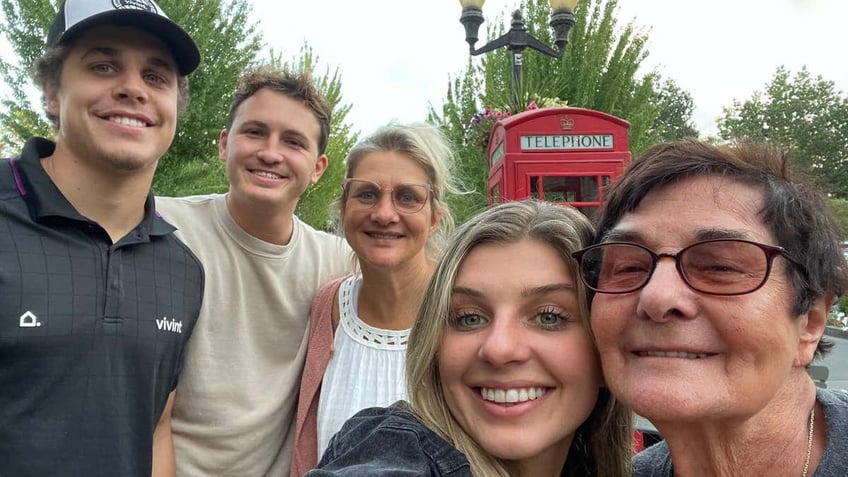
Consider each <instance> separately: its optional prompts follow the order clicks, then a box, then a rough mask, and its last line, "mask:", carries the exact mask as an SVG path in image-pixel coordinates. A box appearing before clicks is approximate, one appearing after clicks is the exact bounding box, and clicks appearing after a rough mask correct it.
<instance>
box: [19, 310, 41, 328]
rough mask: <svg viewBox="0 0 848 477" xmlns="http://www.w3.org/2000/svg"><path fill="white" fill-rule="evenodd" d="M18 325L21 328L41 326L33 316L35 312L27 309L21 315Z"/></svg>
mask: <svg viewBox="0 0 848 477" xmlns="http://www.w3.org/2000/svg"><path fill="white" fill-rule="evenodd" d="M20 326H21V328H38V327H39V326H41V322H40V321H38V317H37V316H35V313H33V312H31V311H29V310H27V312H26V313H24V314H23V315H21V321H20Z"/></svg>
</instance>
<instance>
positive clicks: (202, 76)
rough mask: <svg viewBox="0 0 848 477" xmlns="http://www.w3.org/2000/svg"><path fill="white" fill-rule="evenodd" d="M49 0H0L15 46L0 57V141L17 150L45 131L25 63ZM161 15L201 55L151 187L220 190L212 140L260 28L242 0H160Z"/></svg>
mask: <svg viewBox="0 0 848 477" xmlns="http://www.w3.org/2000/svg"><path fill="white" fill-rule="evenodd" d="M58 3H59V2H58V1H56V0H27V1H13V0H0V7H2V13H3V16H4V19H5V21H4V22H3V23H2V24H0V34H2V35H3V36H4V37H5V38H6V39H7V40H8V41H9V43H10V44H11V45H12V48H13V49H14V51H15V55H16V57H17V58H16V59H17V62H16V63H12V62H11V61H0V75H2V77H3V80H4V81H5V82H6V84H7V85H8V86H9V88H10V89H11V91H12V93H11V97H7V98H4V99H3V102H2V104H3V111H2V112H0V121H2V124H3V133H2V141H3V143H4V146H6V148H9V149H16V150H17V149H20V147H21V145H22V144H23V142H24V141H25V140H26V139H27V138H29V137H30V136H33V135H40V136H50V127H49V124H48V123H47V121H46V120H45V119H44V117H43V116H42V115H41V114H40V108H39V110H38V112H36V109H34V108H33V107H32V104H31V103H30V101H29V96H30V95H31V94H30V93H31V92H32V91H34V88H33V85H32V82H31V80H30V78H29V74H28V70H27V68H29V65H31V64H32V63H33V61H34V60H35V59H36V58H38V57H39V56H41V54H42V53H43V51H44V39H45V38H46V37H47V30H48V29H49V28H50V23H51V22H52V21H53V17H54V15H55V12H56V8H57V4H58ZM158 3H159V5H160V6H161V7H162V9H163V10H165V11H166V12H167V13H168V16H169V17H170V18H171V19H173V20H174V21H176V22H177V23H179V24H180V25H182V26H183V27H184V28H185V30H186V31H187V32H188V33H189V34H191V35H192V37H193V38H194V40H195V42H196V43H197V45H198V47H199V48H200V52H201V55H202V57H203V61H202V63H201V65H200V67H199V68H198V69H197V70H196V71H195V72H194V73H192V75H191V76H190V79H189V82H190V87H191V103H190V105H189V107H188V109H187V110H186V112H185V113H184V114H183V115H182V116H181V117H180V122H179V124H178V126H177V135H176V137H175V138H174V143H173V144H172V145H171V148H170V149H169V151H168V153H167V154H165V156H164V157H163V158H162V159H161V160H160V161H159V166H158V169H157V174H156V177H155V178H154V181H153V188H154V190H155V191H156V192H157V193H158V194H161V195H186V194H189V193H194V192H201V191H208V190H210V189H211V190H223V189H225V188H226V180H225V179H224V178H223V175H222V174H220V172H221V170H222V169H221V166H220V164H218V161H217V160H216V157H217V150H216V141H217V138H218V133H219V131H220V129H221V126H222V125H223V124H224V121H225V118H226V113H227V107H228V104H229V103H228V102H226V101H221V98H223V97H228V95H230V94H231V93H232V90H233V88H234V87H235V84H236V81H237V80H238V77H239V75H241V73H242V72H243V71H244V69H245V68H247V67H248V66H250V65H251V64H253V63H254V62H255V59H256V57H257V54H258V53H259V50H260V48H261V47H262V38H261V34H260V33H258V32H257V30H256V26H255V25H253V24H252V23H250V22H249V18H248V17H249V14H250V4H249V2H248V1H247V0H232V1H227V2H224V1H215V0H160V1H159V2H158Z"/></svg>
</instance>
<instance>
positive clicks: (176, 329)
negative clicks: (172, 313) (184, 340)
mask: <svg viewBox="0 0 848 477" xmlns="http://www.w3.org/2000/svg"><path fill="white" fill-rule="evenodd" d="M156 327H157V328H159V331H170V332H171V333H179V334H182V332H183V322H182V320H181V321H177V320H175V319H173V318H171V319H170V320H169V319H168V317H167V316H163V317H162V319H161V320H156Z"/></svg>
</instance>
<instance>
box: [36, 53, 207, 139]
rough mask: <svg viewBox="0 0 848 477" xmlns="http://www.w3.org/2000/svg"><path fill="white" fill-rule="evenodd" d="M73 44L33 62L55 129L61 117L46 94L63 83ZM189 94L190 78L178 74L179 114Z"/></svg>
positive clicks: (43, 100) (45, 54) (44, 103)
mask: <svg viewBox="0 0 848 477" xmlns="http://www.w3.org/2000/svg"><path fill="white" fill-rule="evenodd" d="M72 45H73V42H71V43H69V44H60V45H58V46H54V47H49V48H47V50H46V51H45V52H44V54H43V55H41V56H40V57H39V58H37V59H36V60H35V62H34V63H33V64H32V69H31V75H32V79H33V81H34V82H35V84H36V85H38V87H39V88H41V92H42V96H41V101H42V103H43V106H44V112H45V113H46V114H47V119H49V120H50V125H51V126H52V127H53V130H54V131H58V130H59V118H58V117H57V116H56V115H55V114H52V113H50V111H49V110H48V108H47V97H46V96H44V94H45V93H47V91H50V90H52V91H54V92H55V91H58V90H59V86H60V85H61V84H62V65H64V63H65V58H67V57H68V52H69V51H70V48H71V46H72ZM189 96H190V95H189V89H188V78H187V77H185V76H182V75H177V114H182V113H183V112H185V110H186V108H188V103H189V99H190V98H189Z"/></svg>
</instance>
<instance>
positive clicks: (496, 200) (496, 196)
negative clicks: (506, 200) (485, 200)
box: [492, 185, 501, 204]
mask: <svg viewBox="0 0 848 477" xmlns="http://www.w3.org/2000/svg"><path fill="white" fill-rule="evenodd" d="M500 203H501V190H500V187H498V186H497V185H495V186H494V187H492V204H500Z"/></svg>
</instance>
